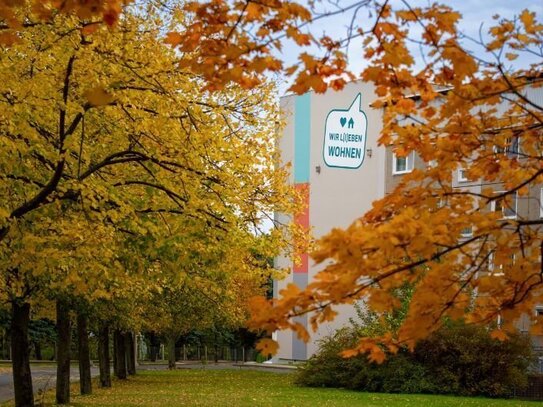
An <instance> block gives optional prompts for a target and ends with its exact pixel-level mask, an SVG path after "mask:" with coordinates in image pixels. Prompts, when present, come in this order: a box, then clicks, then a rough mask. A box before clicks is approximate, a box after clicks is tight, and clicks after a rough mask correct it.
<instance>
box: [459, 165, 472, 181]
mask: <svg viewBox="0 0 543 407" xmlns="http://www.w3.org/2000/svg"><path fill="white" fill-rule="evenodd" d="M466 171H467V170H466V169H465V168H458V171H457V172H456V174H457V178H458V182H468V181H469V179H468V177H467V176H466Z"/></svg>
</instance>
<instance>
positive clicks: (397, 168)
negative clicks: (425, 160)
mask: <svg viewBox="0 0 543 407" xmlns="http://www.w3.org/2000/svg"><path fill="white" fill-rule="evenodd" d="M414 163H415V152H414V151H412V152H411V153H409V154H408V155H406V156H405V157H398V156H397V155H396V154H392V174H406V173H408V172H411V171H413V167H414Z"/></svg>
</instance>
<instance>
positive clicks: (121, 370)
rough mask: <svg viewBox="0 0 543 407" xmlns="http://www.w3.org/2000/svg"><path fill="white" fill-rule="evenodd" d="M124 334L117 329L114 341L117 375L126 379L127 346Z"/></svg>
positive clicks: (118, 377)
mask: <svg viewBox="0 0 543 407" xmlns="http://www.w3.org/2000/svg"><path fill="white" fill-rule="evenodd" d="M124 341H125V339H124V335H123V333H122V332H121V331H120V330H119V329H116V330H115V333H114V334H113V343H114V345H115V376H117V379H126V376H127V371H126V346H125V343H124Z"/></svg>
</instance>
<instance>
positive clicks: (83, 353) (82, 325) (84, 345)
mask: <svg viewBox="0 0 543 407" xmlns="http://www.w3.org/2000/svg"><path fill="white" fill-rule="evenodd" d="M87 325H88V318H87V316H86V315H85V314H83V313H78V314H77V352H78V354H79V389H80V391H81V394H91V393H92V383H91V366H90V352H89V332H88V329H87Z"/></svg>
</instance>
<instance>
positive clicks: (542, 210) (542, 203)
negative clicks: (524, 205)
mask: <svg viewBox="0 0 543 407" xmlns="http://www.w3.org/2000/svg"><path fill="white" fill-rule="evenodd" d="M539 217H540V218H543V188H541V192H540V194H539Z"/></svg>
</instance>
